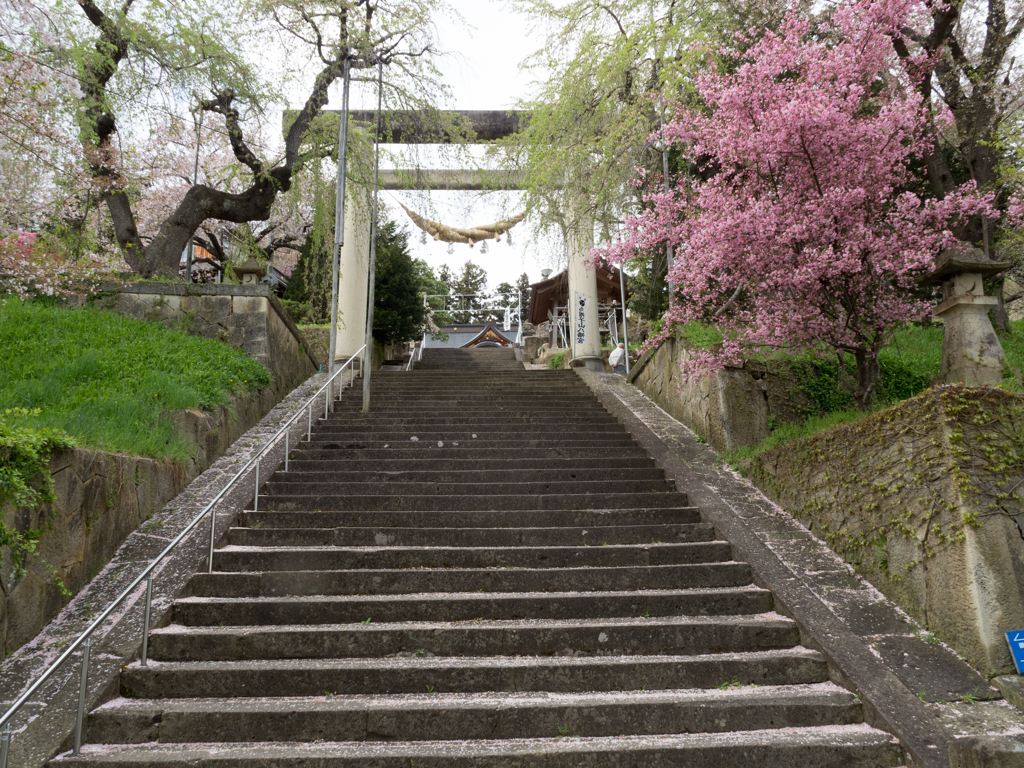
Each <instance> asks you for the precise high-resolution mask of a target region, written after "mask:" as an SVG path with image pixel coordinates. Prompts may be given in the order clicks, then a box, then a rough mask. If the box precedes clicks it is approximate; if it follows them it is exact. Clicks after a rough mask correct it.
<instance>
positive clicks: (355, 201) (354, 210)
mask: <svg viewBox="0 0 1024 768" xmlns="http://www.w3.org/2000/svg"><path fill="white" fill-rule="evenodd" d="M338 260H339V262H340V263H339V265H338V333H337V337H336V339H335V342H334V359H335V360H336V361H338V362H339V363H343V362H344V361H346V360H348V359H349V358H350V357H361V358H362V361H361V362H362V363H363V364H368V363H369V361H370V359H371V357H372V352H373V350H367V351H366V354H365V355H356V353H357V352H358V351H359V349H360V347H362V346H363V344H365V343H366V294H367V290H368V289H369V280H370V193H369V192H368V191H367V190H366V189H365V188H364V187H362V186H360V185H358V184H354V183H352V181H351V179H350V180H349V182H348V184H346V185H345V244H344V245H343V246H342V247H341V252H340V253H339V255H338ZM346 375H347V374H346Z"/></svg>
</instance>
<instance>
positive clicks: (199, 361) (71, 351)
mask: <svg viewBox="0 0 1024 768" xmlns="http://www.w3.org/2000/svg"><path fill="white" fill-rule="evenodd" d="M269 383H270V374H269V373H268V372H267V370H266V369H265V368H264V367H263V366H262V365H260V364H259V363H258V362H257V361H255V360H253V359H251V358H249V357H247V356H246V355H245V354H244V353H243V352H242V351H240V350H237V349H233V348H232V347H229V346H227V345H226V344H223V343H221V342H218V341H212V340H210V339H203V338H198V337H195V336H187V335H185V334H182V333H178V332H177V331H174V330H169V329H166V328H164V327H163V326H161V325H159V324H157V323H146V322H141V321H138V320H131V319H129V318H126V317H123V316H121V315H118V314H115V313H113V312H103V311H100V310H95V309H76V310H69V309H63V308H60V307H56V306H49V305H45V304H41V303H36V302H26V303H23V302H21V301H17V300H15V299H7V300H6V301H2V302H0V419H2V418H5V417H6V419H8V420H10V419H12V418H17V419H18V421H19V423H20V424H21V425H22V426H29V427H53V428H57V429H61V430H63V431H65V432H67V433H68V434H70V435H72V436H73V437H74V438H76V439H77V440H78V442H79V443H80V444H82V445H87V446H91V447H94V448H101V449H103V450H108V451H115V452H123V453H130V454H134V455H137V456H150V457H154V458H158V457H164V456H176V457H179V458H183V457H184V456H185V455H187V452H188V447H187V445H186V444H185V443H184V442H183V441H182V440H181V439H180V438H179V437H177V435H175V434H174V432H173V430H172V429H171V425H170V424H169V422H168V421H167V420H164V421H163V422H161V420H160V413H161V412H163V411H171V410H177V409H181V408H201V409H210V408H214V407H216V406H219V405H223V404H225V403H227V402H228V400H229V398H230V396H231V395H232V394H241V393H244V392H251V391H254V390H256V389H259V388H260V387H263V386H265V385H267V384H269ZM14 408H27V409H39V413H38V414H32V415H28V416H17V417H16V416H15V415H14V414H12V413H6V414H5V411H7V410H8V409H14Z"/></svg>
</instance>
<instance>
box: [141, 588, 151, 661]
mask: <svg viewBox="0 0 1024 768" xmlns="http://www.w3.org/2000/svg"><path fill="white" fill-rule="evenodd" d="M152 611H153V577H152V576H147V577H146V618H145V619H144V620H143V622H142V660H141V663H142V666H144V667H145V666H147V665H148V663H149V618H150V615H151V614H152Z"/></svg>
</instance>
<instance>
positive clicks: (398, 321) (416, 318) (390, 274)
mask: <svg viewBox="0 0 1024 768" xmlns="http://www.w3.org/2000/svg"><path fill="white" fill-rule="evenodd" d="M374 274H375V279H376V283H375V288H374V301H373V338H374V339H376V340H377V341H378V342H380V343H381V344H383V345H385V346H387V345H389V344H401V343H403V342H406V341H412V340H413V339H417V338H420V337H421V336H423V329H424V325H425V324H426V321H427V309H426V307H424V306H423V295H422V293H421V292H420V287H421V285H422V283H421V275H420V274H418V271H417V268H416V265H415V263H414V262H413V259H412V255H411V254H410V252H409V236H408V234H407V233H406V232H405V231H404V230H403V229H401V228H400V227H399V226H398V225H397V224H396V223H395V222H393V221H385V222H383V223H382V224H381V225H380V227H379V228H378V232H377V266H376V271H375V273H374Z"/></svg>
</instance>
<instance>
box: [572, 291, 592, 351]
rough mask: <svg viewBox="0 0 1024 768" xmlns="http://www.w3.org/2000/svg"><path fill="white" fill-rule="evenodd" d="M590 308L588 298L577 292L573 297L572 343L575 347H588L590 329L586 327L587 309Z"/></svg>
mask: <svg viewBox="0 0 1024 768" xmlns="http://www.w3.org/2000/svg"><path fill="white" fill-rule="evenodd" d="M589 306H590V297H589V296H586V295H584V294H582V293H579V292H578V291H577V292H576V293H575V294H574V297H573V306H572V312H573V320H574V321H575V322H573V326H574V331H573V333H574V337H573V341H574V342H575V346H577V347H586V346H588V344H587V342H588V341H589V339H590V328H588V327H587V309H588V307H589Z"/></svg>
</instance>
